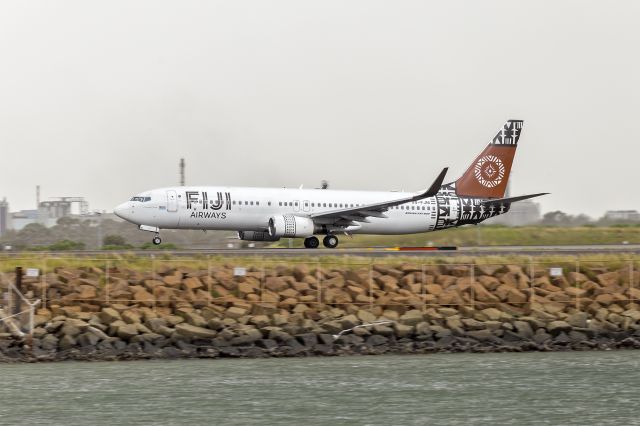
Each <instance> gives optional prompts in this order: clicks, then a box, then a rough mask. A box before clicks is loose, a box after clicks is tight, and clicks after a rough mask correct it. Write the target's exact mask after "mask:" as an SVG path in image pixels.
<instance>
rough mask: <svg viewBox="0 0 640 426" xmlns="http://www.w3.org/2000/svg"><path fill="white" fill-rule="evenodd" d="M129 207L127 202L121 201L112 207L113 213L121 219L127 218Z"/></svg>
mask: <svg viewBox="0 0 640 426" xmlns="http://www.w3.org/2000/svg"><path fill="white" fill-rule="evenodd" d="M128 209H129V206H128V203H122V204H120V205H119V206H117V207H116V208H115V209H113V213H114V214H115V215H116V216H118V217H119V218H121V219H124V220H127V216H128V215H127V210H128Z"/></svg>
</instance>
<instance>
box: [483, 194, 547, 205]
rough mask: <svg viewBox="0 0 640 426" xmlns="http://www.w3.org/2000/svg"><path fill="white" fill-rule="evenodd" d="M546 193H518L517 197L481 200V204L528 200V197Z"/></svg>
mask: <svg viewBox="0 0 640 426" xmlns="http://www.w3.org/2000/svg"><path fill="white" fill-rule="evenodd" d="M547 194H549V193H548V192H541V193H539V194H531V195H520V196H519V197H509V198H496V199H495V200H486V201H483V202H482V204H484V205H485V206H490V205H492V204H504V203H515V202H516V201H522V200H528V199H529V198H534V197H540V196H541V195H547Z"/></svg>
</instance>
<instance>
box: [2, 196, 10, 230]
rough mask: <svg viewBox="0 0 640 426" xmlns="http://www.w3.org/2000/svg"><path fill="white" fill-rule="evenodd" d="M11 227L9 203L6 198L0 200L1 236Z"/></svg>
mask: <svg viewBox="0 0 640 426" xmlns="http://www.w3.org/2000/svg"><path fill="white" fill-rule="evenodd" d="M9 229H10V224H9V203H8V202H7V199H6V198H3V199H2V201H0V236H2V235H4V233H5V232H7V230H9Z"/></svg>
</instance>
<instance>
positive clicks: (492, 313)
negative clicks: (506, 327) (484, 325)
mask: <svg viewBox="0 0 640 426" xmlns="http://www.w3.org/2000/svg"><path fill="white" fill-rule="evenodd" d="M482 313H483V314H484V315H485V316H486V317H487V318H488V319H489V320H491V321H498V320H499V319H500V318H501V317H502V311H500V310H498V309H496V308H487V309H483V310H482Z"/></svg>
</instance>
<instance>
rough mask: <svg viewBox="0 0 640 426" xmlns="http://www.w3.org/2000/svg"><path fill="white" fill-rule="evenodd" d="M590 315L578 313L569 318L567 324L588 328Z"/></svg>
mask: <svg viewBox="0 0 640 426" xmlns="http://www.w3.org/2000/svg"><path fill="white" fill-rule="evenodd" d="M587 318H588V315H587V313H586V312H576V313H575V314H572V315H570V316H569V318H567V323H568V324H569V325H570V326H572V327H579V328H586V327H587Z"/></svg>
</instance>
